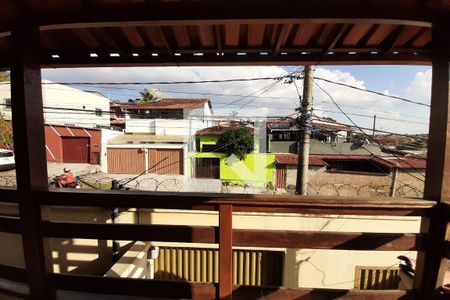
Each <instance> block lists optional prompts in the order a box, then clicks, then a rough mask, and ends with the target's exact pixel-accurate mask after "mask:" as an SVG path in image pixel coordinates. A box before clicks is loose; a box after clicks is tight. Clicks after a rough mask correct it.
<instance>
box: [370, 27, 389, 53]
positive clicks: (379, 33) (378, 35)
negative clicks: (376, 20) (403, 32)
mask: <svg viewBox="0 0 450 300" xmlns="http://www.w3.org/2000/svg"><path fill="white" fill-rule="evenodd" d="M394 29H395V26H393V25H389V24H379V25H378V26H377V28H376V29H375V31H374V33H373V34H372V35H371V36H370V38H369V39H368V40H367V46H369V47H373V46H379V45H380V44H382V43H383V41H384V40H385V39H386V37H387V36H388V35H389V34H390V33H391V32H392V31H393V30H394Z"/></svg>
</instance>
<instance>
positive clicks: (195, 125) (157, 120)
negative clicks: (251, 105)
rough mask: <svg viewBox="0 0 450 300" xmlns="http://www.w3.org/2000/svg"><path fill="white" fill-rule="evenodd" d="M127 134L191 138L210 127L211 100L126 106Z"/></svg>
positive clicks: (175, 99)
mask: <svg viewBox="0 0 450 300" xmlns="http://www.w3.org/2000/svg"><path fill="white" fill-rule="evenodd" d="M121 108H122V110H124V111H125V118H126V126H125V132H126V133H150V134H155V135H182V136H189V135H192V134H194V133H195V132H196V131H197V130H199V129H202V128H206V127H208V126H210V124H211V121H210V118H209V117H210V116H211V115H212V113H213V111H212V105H211V101H210V100H209V99H185V98H170V99H168V98H166V99H160V100H158V101H155V102H151V103H137V104H123V105H122V107H121Z"/></svg>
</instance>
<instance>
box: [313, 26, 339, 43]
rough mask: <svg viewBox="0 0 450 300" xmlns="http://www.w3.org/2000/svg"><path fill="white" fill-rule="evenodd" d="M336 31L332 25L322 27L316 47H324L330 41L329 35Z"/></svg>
mask: <svg viewBox="0 0 450 300" xmlns="http://www.w3.org/2000/svg"><path fill="white" fill-rule="evenodd" d="M335 29H336V26H335V25H334V24H327V25H324V26H323V28H322V31H321V33H320V36H319V39H318V40H317V45H319V46H324V45H325V44H327V43H328V44H329V41H330V39H331V33H332V32H333V30H335Z"/></svg>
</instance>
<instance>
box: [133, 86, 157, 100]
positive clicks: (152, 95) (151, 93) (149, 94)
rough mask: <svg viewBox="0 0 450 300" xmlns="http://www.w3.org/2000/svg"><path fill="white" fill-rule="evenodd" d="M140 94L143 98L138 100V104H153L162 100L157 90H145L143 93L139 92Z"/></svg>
mask: <svg viewBox="0 0 450 300" xmlns="http://www.w3.org/2000/svg"><path fill="white" fill-rule="evenodd" d="M139 94H141V97H142V98H141V99H136V102H137V103H151V102H155V101H156V100H158V99H159V98H160V95H159V93H158V91H155V90H149V89H144V90H143V91H142V92H139Z"/></svg>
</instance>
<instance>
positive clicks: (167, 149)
mask: <svg viewBox="0 0 450 300" xmlns="http://www.w3.org/2000/svg"><path fill="white" fill-rule="evenodd" d="M112 106H113V107H114V110H115V116H116V117H117V119H116V120H119V119H120V117H122V116H124V117H125V119H124V120H125V133H124V134H123V135H117V136H115V137H112V138H111V139H110V140H109V141H108V145H107V155H106V157H105V159H104V164H103V166H102V169H103V170H105V171H107V172H108V173H110V174H140V173H143V172H144V173H156V174H173V175H188V174H189V172H188V169H189V160H188V151H190V150H192V149H193V147H194V142H193V141H192V136H193V135H194V133H195V132H196V131H197V130H199V129H203V128H206V127H208V126H209V124H210V123H211V120H210V116H211V115H212V106H211V101H210V100H209V99H178V98H170V99H161V100H158V101H155V102H152V103H138V104H129V103H126V104H118V103H114V104H112Z"/></svg>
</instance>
